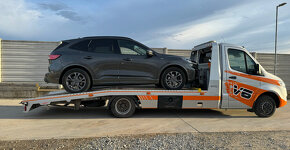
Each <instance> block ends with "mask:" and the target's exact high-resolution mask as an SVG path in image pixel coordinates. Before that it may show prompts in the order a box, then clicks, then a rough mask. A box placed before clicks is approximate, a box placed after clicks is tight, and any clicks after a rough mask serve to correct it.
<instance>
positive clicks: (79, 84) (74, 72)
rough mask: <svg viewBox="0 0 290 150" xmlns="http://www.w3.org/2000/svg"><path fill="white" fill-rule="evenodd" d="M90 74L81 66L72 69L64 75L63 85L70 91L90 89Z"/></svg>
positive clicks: (76, 91)
mask: <svg viewBox="0 0 290 150" xmlns="http://www.w3.org/2000/svg"><path fill="white" fill-rule="evenodd" d="M91 84H92V82H91V79H90V76H89V74H88V73H87V72H86V71H84V70H83V69H80V68H74V69H70V70H68V71H67V72H65V73H64V75H63V77H62V85H63V87H64V89H65V90H66V91H67V92H69V93H79V92H85V91H88V90H89V89H90V88H91Z"/></svg>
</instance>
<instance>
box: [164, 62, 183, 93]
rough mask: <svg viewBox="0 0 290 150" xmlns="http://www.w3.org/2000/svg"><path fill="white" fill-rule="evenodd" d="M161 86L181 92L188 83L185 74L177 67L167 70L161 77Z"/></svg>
mask: <svg viewBox="0 0 290 150" xmlns="http://www.w3.org/2000/svg"><path fill="white" fill-rule="evenodd" d="M160 80H161V85H162V87H163V88H165V89H167V90H180V89H182V88H183V86H184V85H185V82H186V77H185V73H184V71H183V70H181V69H180V68H177V67H170V68H167V69H166V70H165V71H164V72H163V73H162V75H161V79H160Z"/></svg>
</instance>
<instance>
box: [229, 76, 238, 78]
mask: <svg viewBox="0 0 290 150" xmlns="http://www.w3.org/2000/svg"><path fill="white" fill-rule="evenodd" d="M229 78H230V79H237V76H230V77H229Z"/></svg>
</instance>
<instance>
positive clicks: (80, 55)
mask: <svg viewBox="0 0 290 150" xmlns="http://www.w3.org/2000/svg"><path fill="white" fill-rule="evenodd" d="M48 70H49V73H47V74H46V75H45V78H44V80H45V82H48V83H58V84H62V85H63V87H64V88H65V89H66V91H68V92H70V93H76V92H83V91H88V90H89V89H90V88H91V87H92V86H93V85H143V84H155V85H156V86H162V87H163V88H166V89H172V90H178V89H182V88H183V86H184V85H185V84H186V83H189V82H191V81H193V80H194V77H195V70H194V68H193V67H192V63H191V62H190V61H188V60H186V59H185V58H183V57H179V56H173V55H165V54H159V53H157V52H155V51H153V50H152V49H150V48H148V47H147V46H145V45H143V44H141V43H139V42H137V41H134V40H132V39H130V38H126V37H115V36H114V37H112V36H97V37H84V38H78V39H72V40H65V41H62V43H61V44H60V45H59V46H58V47H57V48H56V49H55V50H54V51H52V52H51V54H50V55H49V67H48Z"/></svg>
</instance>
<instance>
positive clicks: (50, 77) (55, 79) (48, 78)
mask: <svg viewBox="0 0 290 150" xmlns="http://www.w3.org/2000/svg"><path fill="white" fill-rule="evenodd" d="M44 81H45V82H47V83H57V84H59V75H58V74H56V73H51V72H49V73H46V74H45V76H44Z"/></svg>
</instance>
